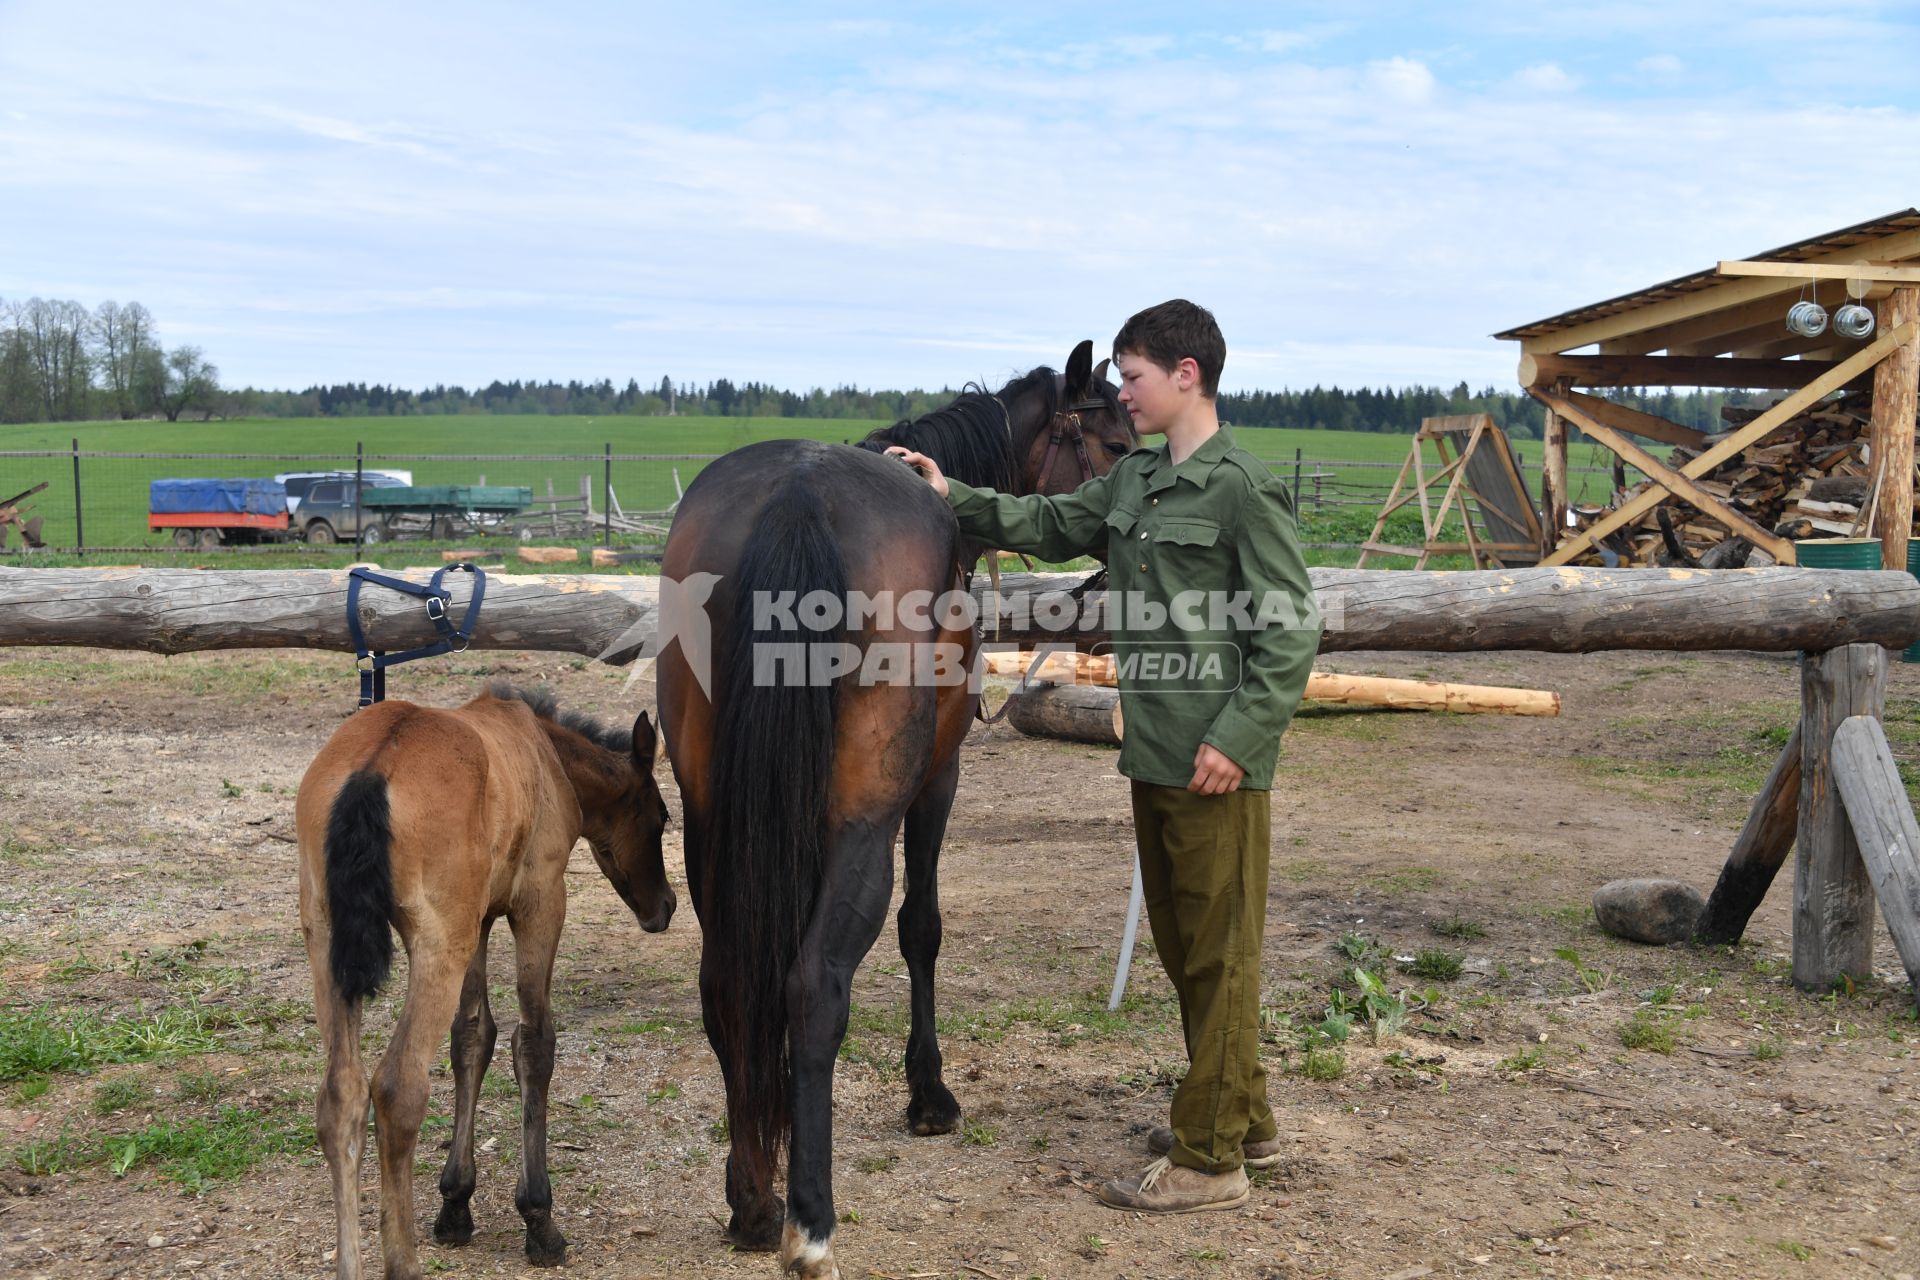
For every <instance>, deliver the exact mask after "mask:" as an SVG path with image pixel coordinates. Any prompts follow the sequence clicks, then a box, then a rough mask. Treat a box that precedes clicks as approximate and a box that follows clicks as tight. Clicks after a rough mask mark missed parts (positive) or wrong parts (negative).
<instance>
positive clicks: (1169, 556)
mask: <svg viewBox="0 0 1920 1280" xmlns="http://www.w3.org/2000/svg"><path fill="white" fill-rule="evenodd" d="M1142 535H1144V539H1143V536H1142ZM1134 541H1135V543H1136V544H1138V545H1140V546H1142V547H1144V548H1146V549H1148V554H1147V557H1146V558H1147V560H1148V561H1149V562H1150V563H1152V564H1154V565H1155V566H1156V568H1157V569H1158V570H1159V572H1160V577H1161V579H1162V581H1163V582H1164V584H1165V586H1166V587H1167V588H1168V589H1170V590H1173V591H1181V590H1186V589H1190V588H1209V587H1218V586H1220V585H1222V584H1223V582H1224V575H1225V572H1226V566H1225V564H1224V562H1223V561H1224V557H1225V556H1226V554H1227V551H1228V547H1227V545H1226V544H1223V543H1222V542H1221V540H1220V525H1219V523H1218V522H1217V521H1213V520H1208V519H1206V518H1204V517H1202V516H1164V517H1162V518H1161V519H1160V520H1159V521H1158V522H1157V523H1155V524H1154V525H1152V526H1151V527H1149V528H1146V529H1143V530H1140V531H1138V532H1136V533H1135V534H1134Z"/></svg>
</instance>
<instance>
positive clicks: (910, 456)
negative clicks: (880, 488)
mask: <svg viewBox="0 0 1920 1280" xmlns="http://www.w3.org/2000/svg"><path fill="white" fill-rule="evenodd" d="M887 456H888V457H892V458H898V459H900V461H902V462H904V463H906V464H907V465H908V466H910V467H912V468H913V469H914V470H915V471H918V472H919V473H920V474H921V475H922V476H924V477H926V481H927V483H928V484H930V485H932V486H933V491H934V492H935V493H937V494H939V495H940V496H941V497H943V498H944V497H946V496H947V478H946V477H945V476H943V475H941V474H940V464H939V463H937V462H935V461H934V460H933V459H932V458H929V457H928V456H927V455H926V454H924V453H915V452H914V451H913V450H911V449H909V448H907V447H906V446H905V445H899V444H896V445H893V446H892V447H890V448H889V449H888V450H887Z"/></svg>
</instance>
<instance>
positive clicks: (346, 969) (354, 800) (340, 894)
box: [326, 769, 393, 1005]
mask: <svg viewBox="0 0 1920 1280" xmlns="http://www.w3.org/2000/svg"><path fill="white" fill-rule="evenodd" d="M392 839H393V835H392V814H391V812H390V811H389V809H388V806H387V780H386V779H385V778H383V777H381V776H380V775H379V774H377V773H371V772H368V771H366V770H364V769H363V770H361V771H359V772H357V773H354V774H352V775H350V776H349V777H348V778H347V781H346V783H345V784H344V785H343V786H342V787H341V788H340V792H339V794H338V795H336V796H335V797H334V798H333V810H332V812H331V813H329V814H328V815H327V846H326V853H327V914H328V916H329V917H331V919H332V928H333V936H332V940H331V947H330V950H329V952H328V956H327V959H328V967H329V968H330V969H331V970H332V972H333V986H334V990H336V991H337V992H338V993H339V995H340V999H341V1000H342V1001H344V1002H345V1003H346V1004H348V1005H353V1004H355V1003H357V1002H358V1001H361V1000H364V999H366V998H367V997H369V996H371V995H372V994H373V993H374V992H376V991H378V990H379V989H380V985H381V984H382V983H384V982H385V981H386V980H387V971H388V970H389V969H391V968H392V967H393V932H392V924H393V863H392V860H391V858H390V857H389V856H388V848H389V846H390V845H391V843H392Z"/></svg>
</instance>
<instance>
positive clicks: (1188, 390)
mask: <svg viewBox="0 0 1920 1280" xmlns="http://www.w3.org/2000/svg"><path fill="white" fill-rule="evenodd" d="M1226 354H1227V349H1226V342H1225V340H1224V339H1223V338H1222V337H1221V336H1220V328H1219V326H1218V325H1217V324H1215V323H1214V319H1213V315H1212V314H1211V313H1210V312H1208V311H1207V310H1206V309H1205V308H1204V307H1199V306H1196V305H1194V304H1193V303H1191V302H1187V301H1185V300H1182V299H1175V300H1174V301H1172V302H1163V303H1161V304H1160V305H1159V306H1157V307H1149V308H1148V309H1147V310H1145V311H1142V312H1140V313H1139V314H1138V315H1136V316H1134V317H1133V318H1132V319H1131V320H1128V321H1127V323H1126V324H1125V325H1124V326H1123V327H1122V328H1121V330H1120V333H1119V335H1118V336H1116V337H1115V338H1114V340H1113V356H1114V363H1115V365H1116V366H1117V367H1118V368H1119V370H1120V375H1121V389H1120V400H1121V403H1123V404H1124V405H1126V407H1127V411H1128V412H1129V413H1130V414H1132V415H1133V422H1134V426H1135V427H1136V428H1137V429H1138V430H1139V432H1140V434H1141V435H1143V436H1156V435H1157V436H1164V437H1165V438H1166V443H1165V445H1164V446H1162V447H1160V448H1143V449H1141V450H1139V451H1138V452H1136V453H1133V454H1131V455H1129V456H1128V457H1126V458H1124V459H1122V460H1121V461H1120V462H1118V463H1116V464H1115V465H1114V467H1113V470H1112V471H1110V472H1109V473H1108V474H1107V475H1104V476H1100V477H1097V478H1096V479H1093V480H1089V481H1087V482H1086V483H1085V484H1083V485H1081V486H1080V487H1079V488H1078V489H1076V490H1074V491H1073V492H1072V493H1070V494H1066V495H1063V496H1058V497H1044V496H1039V495H1034V496H1029V497H1024V498H1016V497H1011V496H1008V495H1005V494H997V493H993V492H991V491H989V490H983V489H974V488H971V487H969V486H967V485H964V484H961V483H959V482H958V481H949V480H947V479H946V478H945V477H943V476H942V475H941V474H940V470H939V468H938V467H937V466H936V465H935V464H934V463H933V461H932V459H930V458H927V457H925V456H924V455H921V454H917V453H911V452H908V451H906V450H903V449H902V450H889V452H899V453H901V454H903V455H904V456H905V458H906V460H907V461H908V462H910V463H912V464H913V465H914V466H916V467H918V468H919V469H920V470H921V472H922V474H924V475H925V476H926V477H927V480H928V482H929V483H930V484H931V485H932V486H933V488H934V490H935V491H936V492H938V493H940V494H941V495H942V496H944V497H945V498H946V499H947V501H948V503H949V504H950V505H951V506H952V507H953V511H954V515H955V516H956V517H957V518H958V520H959V522H960V528H961V530H962V532H964V533H966V534H967V535H968V536H970V537H972V538H975V539H977V540H979V541H981V542H983V543H985V544H986V545H988V546H993V547H1004V548H1006V549H1008V550H1012V551H1025V552H1029V553H1031V554H1035V555H1039V556H1042V557H1044V558H1046V559H1049V560H1066V559H1071V558H1073V557H1075V556H1081V555H1086V554H1089V553H1091V552H1094V551H1096V550H1101V549H1104V550H1105V551H1106V553H1107V563H1108V566H1109V569H1110V571H1111V578H1110V581H1111V587H1110V589H1109V592H1108V602H1109V610H1110V613H1109V616H1110V618H1111V619H1112V622H1111V630H1112V633H1113V637H1114V651H1115V656H1116V658H1117V660H1118V664H1119V668H1120V673H1121V674H1120V699H1121V704H1122V707H1123V711H1124V714H1125V717H1126V724H1127V734H1126V738H1125V742H1124V744H1123V745H1122V747H1121V751H1120V772H1122V773H1123V774H1125V775H1126V776H1127V777H1128V778H1129V779H1130V780H1131V781H1132V787H1133V816H1134V829H1135V835H1136V838H1137V840H1138V842H1139V847H1140V867H1141V878H1142V882H1143V887H1144V896H1145V899H1146V904H1147V918H1148V921H1149V922H1150V924H1151V926H1152V929H1153V942H1154V947H1155V949H1156V950H1157V951H1158V952H1159V955H1160V961H1161V963H1162V964H1163V965H1164V966H1165V967H1166V970H1167V976H1168V977H1169V978H1171V979H1172V980H1173V986H1174V989H1175V990H1176V991H1177V992H1178V993H1179V997H1180V1018H1181V1025H1182V1026H1183V1027H1184V1029H1185V1031H1186V1041H1187V1057H1188V1060H1189V1062H1190V1064H1191V1065H1190V1067H1189V1069H1188V1071H1187V1075H1186V1078H1185V1080H1183V1081H1182V1082H1181V1085H1180V1087H1179V1089H1178V1090H1176V1091H1175V1093H1174V1096H1173V1107H1172V1116H1171V1120H1172V1124H1171V1126H1169V1127H1165V1128H1160V1129H1156V1130H1154V1131H1153V1132H1152V1133H1151V1134H1149V1135H1148V1140H1147V1146H1148V1149H1149V1150H1150V1151H1152V1152H1154V1153H1156V1154H1157V1155H1159V1156H1160V1158H1159V1159H1157V1160H1155V1161H1153V1162H1152V1163H1151V1164H1149V1165H1148V1166H1147V1168H1146V1170H1145V1171H1144V1172H1143V1173H1141V1174H1139V1175H1138V1176H1135V1177H1131V1178H1120V1179H1116V1180H1114V1181H1112V1182H1109V1183H1107V1184H1106V1185H1105V1186H1104V1187H1102V1188H1101V1189H1100V1192H1099V1196H1100V1199H1101V1200H1102V1201H1103V1202H1104V1203H1106V1204H1108V1205H1111V1206H1113V1207H1114V1208H1117V1209H1127V1210H1133V1211H1136V1212H1146V1213H1191V1212H1195V1211H1198V1210H1203V1209H1230V1208H1232V1207H1234V1206H1235V1205H1239V1204H1242V1203H1244V1202H1245V1201H1246V1199H1247V1195H1248V1184H1247V1175H1246V1169H1245V1166H1246V1165H1247V1164H1249V1163H1251V1164H1252V1165H1253V1167H1255V1168H1262V1167H1266V1166H1268V1165H1273V1164H1277V1163H1278V1162H1279V1159H1280V1140H1279V1136H1278V1129H1277V1127H1276V1126H1275V1124H1274V1119H1273V1113H1272V1111H1271V1110H1270V1109H1269V1108H1268V1106H1267V1097H1266V1076H1265V1073H1264V1072H1263V1071H1262V1069H1261V1066H1260V1051H1259V1049H1260V1025H1259V1022H1260V1020H1259V1013H1260V950H1261V942H1262V940H1263V938H1264V935H1265V932H1266V908H1267V858H1268V819H1269V803H1268V791H1269V789H1270V788H1271V787H1272V785H1273V767H1274V761H1275V758H1276V757H1277V756H1278V754H1279V749H1280V735H1281V733H1282V732H1283V731H1284V730H1285V729H1286V727H1287V723H1288V721H1289V720H1290V719H1292V716H1293V711H1294V708H1295V707H1296V706H1297V705H1298V704H1299V701H1300V695H1301V692H1302V691H1303V690H1304V689H1305V688H1306V683H1307V675H1308V673H1309V671H1310V670H1311V668H1312V662H1313V655H1314V654H1315V652H1317V650H1318V648H1319V644H1320V621H1319V614H1318V613H1317V611H1316V610H1315V609H1314V606H1313V589H1312V586H1311V585H1310V584H1309V582H1308V580H1307V571H1306V566H1305V564H1304V562H1303V561H1302V559H1301V556H1300V546H1299V539H1298V534H1297V532H1296V530H1295V526H1294V516H1293V502H1292V498H1291V497H1290V495H1289V494H1288V492H1287V490H1286V488H1285V486H1283V485H1282V484H1281V483H1280V481H1279V480H1277V479H1276V478H1275V477H1274V475H1273V473H1272V472H1271V471H1269V470H1268V469H1267V467H1266V466H1265V465H1264V464H1263V463H1261V462H1260V461H1259V460H1258V459H1257V458H1255V457H1253V456H1252V455H1251V454H1249V453H1247V452H1246V451H1245V450H1244V449H1241V448H1240V447H1238V446H1237V445H1236V444H1234V441H1233V436H1232V434H1231V433H1230V432H1229V431H1228V430H1227V429H1226V428H1224V427H1222V426H1221V425H1220V421H1219V418H1218V416H1217V414H1216V413H1215V406H1214V402H1215V396H1216V394H1217V392H1218V389H1219V385H1220V370H1221V367H1222V366H1223V365H1224V364H1225V363H1226ZM1236 606H1238V607H1236ZM1115 611H1117V612H1115Z"/></svg>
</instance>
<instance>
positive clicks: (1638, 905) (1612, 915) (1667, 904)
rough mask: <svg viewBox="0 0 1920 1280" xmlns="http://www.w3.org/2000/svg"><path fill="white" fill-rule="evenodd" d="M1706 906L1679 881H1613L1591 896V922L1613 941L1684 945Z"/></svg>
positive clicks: (1694, 889) (1686, 885)
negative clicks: (1625, 940) (1680, 943)
mask: <svg viewBox="0 0 1920 1280" xmlns="http://www.w3.org/2000/svg"><path fill="white" fill-rule="evenodd" d="M1706 905H1707V900H1706V899H1705V898H1704V897H1702V896H1701V893H1700V891H1699V890H1698V889H1696V888H1694V887H1693V886H1692V885H1690V884H1687V883H1686V882H1685V881H1682V880H1615V881H1613V882H1612V883H1611V884H1604V885H1601V886H1600V889H1599V892H1597V893H1595V894H1594V895H1593V919H1594V922H1595V923H1596V924H1598V925H1599V926H1600V927H1601V928H1602V929H1605V930H1606V931H1607V932H1608V933H1610V934H1612V935H1613V936H1614V937H1616V938H1626V939H1628V940H1630V941H1633V942H1652V943H1667V942H1685V941H1686V940H1687V939H1689V938H1691V937H1692V936H1693V925H1694V922H1695V921H1696V920H1698V919H1699V918H1700V911H1701V909H1702V908H1703V907H1705V906H1706Z"/></svg>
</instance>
